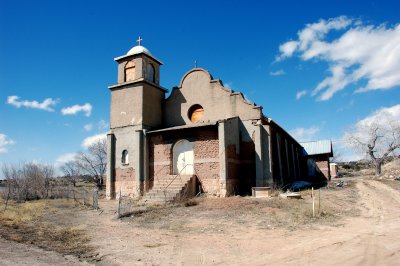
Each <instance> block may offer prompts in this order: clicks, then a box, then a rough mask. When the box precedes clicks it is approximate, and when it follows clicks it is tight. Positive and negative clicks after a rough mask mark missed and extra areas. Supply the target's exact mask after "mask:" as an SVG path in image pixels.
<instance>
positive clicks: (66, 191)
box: [1, 186, 99, 209]
mask: <svg viewBox="0 0 400 266" xmlns="http://www.w3.org/2000/svg"><path fill="white" fill-rule="evenodd" d="M1 194H2V197H3V199H5V200H6V201H5V202H6V204H7V202H8V201H9V200H15V201H17V202H24V201H26V198H25V199H24V196H22V195H23V194H24V193H22V192H21V191H20V190H19V188H18V187H13V186H9V187H3V189H2V191H1ZM41 198H43V199H71V200H74V201H76V202H78V203H80V204H82V205H85V206H90V207H93V208H94V209H99V191H98V190H97V189H96V188H92V189H91V188H83V187H70V186H68V187H65V186H55V187H50V188H49V189H47V190H46V191H45V193H44V195H43V197H41ZM29 200H34V199H29ZM6 207H7V206H5V208H6Z"/></svg>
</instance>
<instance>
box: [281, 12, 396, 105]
mask: <svg viewBox="0 0 400 266" xmlns="http://www.w3.org/2000/svg"><path fill="white" fill-rule="evenodd" d="M332 31H337V34H338V37H336V38H329V37H330V36H328V35H329V33H331V32H332ZM297 35H298V39H297V40H295V41H289V42H286V43H284V44H282V45H280V47H279V51H280V55H278V56H277V61H280V60H283V59H286V58H289V57H292V56H295V55H297V56H299V57H300V58H301V59H302V60H304V61H308V60H315V59H317V60H321V61H325V62H327V63H328V64H329V69H328V70H329V72H330V73H331V75H330V76H328V77H326V78H325V79H323V80H322V81H321V82H320V83H319V84H318V85H317V86H316V87H315V89H314V91H313V95H314V96H316V97H317V98H318V99H319V100H329V99H330V98H332V96H333V95H334V94H335V93H337V92H338V91H340V90H343V89H345V88H346V87H348V86H349V85H357V84H358V83H359V82H361V84H365V85H363V86H361V87H359V88H358V89H357V90H356V92H358V93H360V92H366V91H371V90H389V89H393V88H395V87H398V86H400V46H399V45H398V44H399V43H400V24H397V25H395V26H388V25H366V24H363V22H362V21H360V20H355V19H350V18H347V17H344V16H342V17H336V18H333V19H329V20H323V19H321V20H320V21H319V22H317V23H312V24H307V25H306V26H305V27H304V29H302V30H300V31H299V32H298V33H297Z"/></svg>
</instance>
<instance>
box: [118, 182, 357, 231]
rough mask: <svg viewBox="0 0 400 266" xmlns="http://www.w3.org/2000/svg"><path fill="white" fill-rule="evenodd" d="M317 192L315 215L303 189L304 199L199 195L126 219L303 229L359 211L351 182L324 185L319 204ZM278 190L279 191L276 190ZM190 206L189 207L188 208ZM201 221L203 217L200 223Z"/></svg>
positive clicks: (152, 224)
mask: <svg viewBox="0 0 400 266" xmlns="http://www.w3.org/2000/svg"><path fill="white" fill-rule="evenodd" d="M317 193H318V191H316V195H315V200H316V201H315V211H316V212H315V217H313V215H312V200H311V191H310V190H306V191H303V192H301V195H302V197H303V199H298V200H296V199H284V198H280V197H271V198H268V199H256V198H252V197H239V196H236V197H229V198H197V199H191V200H189V201H186V202H183V203H181V204H176V205H165V206H153V207H148V208H147V209H145V210H143V209H142V210H140V211H137V212H135V213H133V214H132V215H131V216H130V217H126V218H124V219H123V220H124V221H129V223H132V224H133V225H136V226H138V227H145V228H150V229H169V230H172V231H179V232H193V231H196V230H198V231H201V232H204V231H209V232H213V231H217V232H219V231H221V225H224V224H227V223H228V224H229V225H230V226H237V227H238V228H240V227H243V226H245V227H249V226H254V225H257V226H258V227H259V228H262V229H274V228H286V229H289V230H296V229H300V228H302V227H304V226H313V225H318V224H325V225H329V224H333V223H336V222H337V221H338V220H339V219H340V218H342V217H344V216H348V215H357V210H356V209H355V206H356V205H355V203H356V202H357V199H358V195H357V193H356V189H355V187H354V186H352V185H351V184H349V185H347V186H346V187H345V188H331V189H329V190H328V189H321V204H320V207H318V206H319V205H318V194H317ZM276 194H277V193H276ZM189 206H190V208H188V207H189ZM199 221H203V222H202V223H201V224H200V223H199Z"/></svg>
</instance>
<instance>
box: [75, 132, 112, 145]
mask: <svg viewBox="0 0 400 266" xmlns="http://www.w3.org/2000/svg"><path fill="white" fill-rule="evenodd" d="M106 138H107V132H105V133H101V134H97V135H94V136H90V137H87V138H85V139H84V140H83V141H82V144H81V145H82V147H84V148H88V147H89V146H90V145H92V144H93V143H96V142H97V141H100V140H105V139H106Z"/></svg>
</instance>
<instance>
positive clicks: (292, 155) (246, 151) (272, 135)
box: [106, 38, 307, 199]
mask: <svg viewBox="0 0 400 266" xmlns="http://www.w3.org/2000/svg"><path fill="white" fill-rule="evenodd" d="M115 61H116V62H117V63H118V83H117V84H115V85H113V86H110V87H109V89H110V91H111V117H110V132H109V134H108V135H107V149H108V155H107V157H108V164H107V182H106V189H107V191H106V195H107V198H108V199H113V198H116V197H119V195H123V196H132V197H138V196H143V195H144V196H145V197H146V195H149V196H148V197H150V195H153V196H156V195H157V193H158V194H160V193H161V191H163V189H164V192H165V189H166V188H167V187H168V186H170V187H171V189H172V187H173V188H174V189H175V190H176V191H175V192H174V193H176V192H179V191H180V190H182V189H183V188H184V187H185V186H186V187H188V186H189V183H191V182H192V183H193V182H194V185H190V186H191V187H192V188H193V189H194V190H195V191H194V192H195V193H197V192H198V191H199V190H201V191H202V192H206V193H209V194H212V195H216V196H220V197H225V196H230V195H248V194H251V189H252V187H266V186H268V187H273V186H281V185H284V184H287V183H290V182H292V181H294V180H298V179H299V178H300V177H301V176H302V175H304V173H307V170H306V169H305V168H304V167H307V163H306V161H305V162H304V160H302V158H301V155H302V151H303V148H302V146H301V145H300V144H299V143H298V142H297V141H296V140H295V139H294V138H292V137H291V136H290V135H289V134H288V133H287V132H286V131H285V130H284V129H283V128H281V127H280V126H279V125H278V124H276V123H275V122H274V121H273V120H271V119H270V118H268V117H266V116H265V115H264V114H263V112H262V107H261V106H257V105H255V104H254V103H251V102H249V101H247V100H246V99H245V98H244V97H243V94H242V93H240V92H234V91H232V90H230V89H227V88H225V87H224V86H223V84H222V82H221V81H220V80H216V79H213V77H212V76H211V74H210V73H209V72H208V71H207V70H205V69H202V68H194V69H191V70H189V71H188V72H187V73H186V74H184V75H183V77H182V79H181V81H180V83H179V85H178V87H174V88H173V89H172V92H171V94H170V95H169V96H168V97H167V93H168V90H167V89H165V88H163V87H162V86H161V85H160V66H161V65H162V62H161V61H160V60H158V59H157V58H156V57H154V56H153V55H152V54H151V53H150V52H149V50H147V49H146V48H145V47H143V46H141V45H140V38H139V45H138V46H135V47H133V48H132V49H131V50H129V52H128V53H127V54H126V55H123V56H121V57H118V58H116V59H115ZM178 180H179V182H180V183H179V184H178V185H177V184H175V183H176V182H177V181H178ZM171 184H172V185H171ZM174 195H175V194H174ZM170 199H173V196H172V197H171V198H170Z"/></svg>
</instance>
